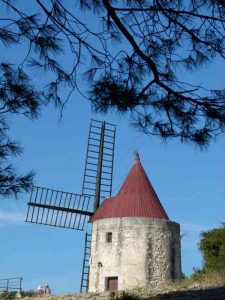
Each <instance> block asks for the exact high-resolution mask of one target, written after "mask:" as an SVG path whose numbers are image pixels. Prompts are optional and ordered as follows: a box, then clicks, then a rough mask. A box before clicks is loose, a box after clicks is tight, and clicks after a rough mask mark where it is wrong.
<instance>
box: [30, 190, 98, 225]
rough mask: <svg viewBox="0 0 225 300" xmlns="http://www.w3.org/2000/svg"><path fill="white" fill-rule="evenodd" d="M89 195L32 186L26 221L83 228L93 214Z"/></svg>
mask: <svg viewBox="0 0 225 300" xmlns="http://www.w3.org/2000/svg"><path fill="white" fill-rule="evenodd" d="M89 206H90V197H89V196H82V195H78V194H73V193H67V192H63V191H57V190H52V189H48V188H43V187H37V186H34V187H33V189H32V192H31V196H30V201H29V202H28V211H27V217H26V222H30V223H35V224H42V225H49V226H55V227H63V228H68V229H76V230H84V225H85V223H86V222H87V221H88V220H89V218H90V216H92V215H93V211H89Z"/></svg>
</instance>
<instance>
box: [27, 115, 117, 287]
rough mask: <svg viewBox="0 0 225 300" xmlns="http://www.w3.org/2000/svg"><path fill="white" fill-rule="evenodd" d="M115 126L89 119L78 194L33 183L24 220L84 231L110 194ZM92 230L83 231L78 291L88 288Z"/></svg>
mask: <svg viewBox="0 0 225 300" xmlns="http://www.w3.org/2000/svg"><path fill="white" fill-rule="evenodd" d="M115 134H116V126H115V125H113V124H110V123H107V122H105V121H97V120H93V119H92V120H91V122H90V127H89V135H88V144H87V152H86V160H85V170H84V177H83V184H82V192H81V194H74V193H68V192H64V191H58V190H53V189H49V188H46V187H39V186H34V187H33V189H32V192H31V195H30V200H29V202H28V211H27V216H26V222H29V223H35V224H42V225H48V226H54V227H61V228H68V229H74V230H81V231H84V228H85V224H87V222H88V221H89V219H90V217H91V216H93V214H94V213H95V211H96V210H97V209H98V207H99V205H100V204H101V202H102V200H103V199H105V198H106V197H110V196H111V192H112V176H113V162H114V148H115ZM90 245H91V232H90V231H89V232H88V231H87V232H86V233H85V244H84V256H83V266H82V276H81V285H80V292H87V291H88V284H89V258H90Z"/></svg>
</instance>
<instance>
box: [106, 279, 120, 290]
mask: <svg viewBox="0 0 225 300" xmlns="http://www.w3.org/2000/svg"><path fill="white" fill-rule="evenodd" d="M105 290H106V291H117V290H118V277H106V278H105Z"/></svg>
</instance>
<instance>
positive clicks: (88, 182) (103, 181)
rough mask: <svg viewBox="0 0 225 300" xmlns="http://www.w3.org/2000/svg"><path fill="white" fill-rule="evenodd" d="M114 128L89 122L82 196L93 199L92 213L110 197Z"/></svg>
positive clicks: (105, 123)
mask: <svg viewBox="0 0 225 300" xmlns="http://www.w3.org/2000/svg"><path fill="white" fill-rule="evenodd" d="M115 134H116V126H115V125H113V124H110V123H107V122H105V121H104V122H100V121H96V120H91V123H90V130H89V136H88V145H87V155H86V162H85V171H84V180H83V187H82V195H89V196H91V197H93V198H94V211H96V210H97V208H98V206H99V204H100V202H101V201H102V200H103V199H104V198H106V197H110V196H111V192H112V174H113V160H114V146H115Z"/></svg>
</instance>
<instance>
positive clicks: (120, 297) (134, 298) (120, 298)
mask: <svg viewBox="0 0 225 300" xmlns="http://www.w3.org/2000/svg"><path fill="white" fill-rule="evenodd" d="M110 299H111V300H141V299H142V298H140V296H138V295H135V294H133V293H129V292H125V291H123V292H122V293H115V292H111V294H110Z"/></svg>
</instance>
